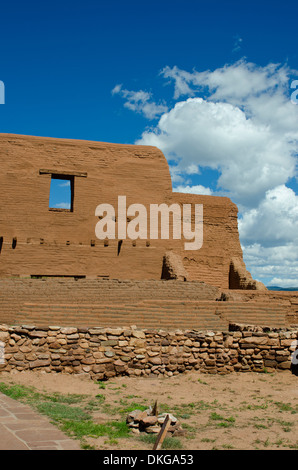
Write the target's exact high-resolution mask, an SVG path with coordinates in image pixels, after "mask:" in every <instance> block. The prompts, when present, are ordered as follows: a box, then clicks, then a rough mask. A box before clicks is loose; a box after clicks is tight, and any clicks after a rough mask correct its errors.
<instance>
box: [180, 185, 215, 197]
mask: <svg viewBox="0 0 298 470" xmlns="http://www.w3.org/2000/svg"><path fill="white" fill-rule="evenodd" d="M173 191H174V192H177V193H188V194H204V195H207V196H210V195H211V194H212V190H211V189H210V188H206V187H205V186H202V185H201V184H197V185H194V186H189V185H187V186H183V185H179V186H176V187H175V188H173Z"/></svg>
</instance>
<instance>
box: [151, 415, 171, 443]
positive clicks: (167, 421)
mask: <svg viewBox="0 0 298 470" xmlns="http://www.w3.org/2000/svg"><path fill="white" fill-rule="evenodd" d="M170 424H171V420H170V416H169V415H168V414H167V416H166V418H165V420H164V422H163V425H162V427H161V430H160V431H159V434H158V436H157V439H156V441H155V444H154V446H153V450H160V448H161V446H162V443H163V441H164V438H165V437H166V435H167V431H168V429H169V427H170Z"/></svg>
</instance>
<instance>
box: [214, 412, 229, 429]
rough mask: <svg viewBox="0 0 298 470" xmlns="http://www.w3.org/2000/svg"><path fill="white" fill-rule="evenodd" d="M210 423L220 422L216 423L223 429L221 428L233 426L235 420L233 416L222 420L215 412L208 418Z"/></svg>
mask: <svg viewBox="0 0 298 470" xmlns="http://www.w3.org/2000/svg"><path fill="white" fill-rule="evenodd" d="M209 420H210V421H220V422H219V423H217V426H218V427H223V428H228V427H230V426H233V425H234V423H235V418H234V417H233V416H230V417H229V418H224V417H223V416H221V415H219V414H218V413H216V412H213V413H211V414H210V416H209Z"/></svg>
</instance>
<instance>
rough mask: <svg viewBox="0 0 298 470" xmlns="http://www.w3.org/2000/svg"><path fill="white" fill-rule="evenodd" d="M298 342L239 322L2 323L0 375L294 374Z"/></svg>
mask: <svg viewBox="0 0 298 470" xmlns="http://www.w3.org/2000/svg"><path fill="white" fill-rule="evenodd" d="M297 338H298V330H297V329H285V330H281V329H270V328H266V329H265V328H260V327H253V326H242V325H235V324H234V325H231V331H229V332H217V331H195V330H185V331H182V330H175V331H170V332H166V331H162V330H140V329H137V328H135V327H129V328H127V327H126V328H89V329H80V328H61V327H59V326H53V327H48V328H36V327H34V326H31V327H29V326H19V327H11V328H9V327H8V326H6V325H0V341H1V342H2V350H1V351H0V352H2V362H3V359H4V363H3V364H2V365H1V364H0V371H1V370H2V371H13V370H18V371H23V370H34V371H38V370H39V371H40V370H42V371H45V372H48V373H51V372H59V373H68V374H81V373H85V374H88V375H89V376H90V377H91V378H92V379H93V380H104V379H109V378H111V377H114V376H116V375H132V376H140V375H142V376H148V375H150V374H155V375H164V376H172V375H177V374H179V373H181V372H185V371H188V370H200V371H201V372H205V373H210V374H217V373H218V374H227V373H231V372H251V371H254V372H264V371H265V370H266V371H267V372H271V371H274V370H281V371H282V370H292V371H293V373H296V372H297V370H296V369H297V366H294V365H293V354H295V360H297V349H298V348H297ZM0 345H1V343H0ZM3 353H4V357H3ZM295 367H296V369H295Z"/></svg>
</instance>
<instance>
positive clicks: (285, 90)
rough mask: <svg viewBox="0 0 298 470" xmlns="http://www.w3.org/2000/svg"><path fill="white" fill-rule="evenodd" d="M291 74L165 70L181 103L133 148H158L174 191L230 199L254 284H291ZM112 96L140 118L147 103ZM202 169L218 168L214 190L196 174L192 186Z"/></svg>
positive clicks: (279, 69) (249, 67)
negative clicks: (270, 280) (266, 281)
mask: <svg viewBox="0 0 298 470" xmlns="http://www.w3.org/2000/svg"><path fill="white" fill-rule="evenodd" d="M294 74H296V77H298V72H297V71H293V70H290V68H289V67H288V66H287V65H280V64H268V65H267V66H265V67H260V66H257V65H255V64H252V63H249V62H246V61H245V60H240V61H238V62H236V63H234V64H231V65H226V66H224V67H221V68H218V69H216V70H213V71H210V70H207V71H203V72H197V71H196V70H193V71H191V72H188V71H185V70H181V69H179V68H178V67H172V68H170V67H165V68H164V69H163V70H162V72H161V76H163V77H164V78H165V79H167V80H168V83H173V84H174V99H175V100H178V99H179V100H180V101H178V102H176V104H175V105H174V106H173V107H172V108H170V109H166V110H164V111H161V108H159V110H160V111H161V114H160V119H159V121H158V123H157V124H156V125H155V127H153V128H151V129H150V130H146V131H144V132H143V134H142V137H141V139H139V140H138V141H137V142H136V143H138V144H144V145H154V146H157V147H158V148H160V149H161V150H162V151H163V153H164V154H165V156H166V158H167V159H168V161H169V162H170V165H171V166H170V171H171V175H172V181H173V186H174V188H175V189H174V190H175V191H177V190H178V191H181V192H188V191H189V192H193V193H195V192H196V191H198V193H200V194H203V193H202V192H201V191H207V193H208V191H210V193H212V194H224V195H227V196H230V197H231V198H232V200H233V201H234V202H236V204H238V206H239V209H240V220H239V230H240V237H241V243H242V246H243V249H244V257H245V261H246V263H247V265H248V269H249V270H250V271H251V272H252V274H254V275H255V276H256V278H257V279H258V278H259V276H261V277H262V278H263V279H264V278H266V279H268V278H269V277H270V276H271V278H272V277H273V278H275V279H285V280H288V281H289V280H293V282H294V283H295V280H296V279H297V278H298V271H297V267H296V266H297V264H298V263H297V262H298V238H297V233H298V230H297V229H298V222H297V221H298V201H297V195H296V194H295V192H294V191H293V190H292V189H290V188H289V187H287V183H288V181H289V180H290V179H291V178H293V177H295V176H296V177H297V154H298V106H295V105H294V104H293V103H292V102H291V98H290V95H291V92H292V90H291V88H290V76H291V75H294ZM115 92H117V93H120V94H122V96H123V98H124V99H126V102H125V106H128V107H130V109H134V108H136V109H135V110H136V111H137V112H143V114H145V112H146V111H145V112H144V111H143V110H142V108H143V107H144V105H145V104H146V103H150V102H151V101H152V97H151V95H150V94H148V95H143V93H145V92H143V91H141V92H139V93H141V95H135V93H137V92H128V91H127V90H122V87H120V86H118V88H117V89H116V91H115ZM131 93H132V94H131ZM142 97H143V98H142ZM182 97H185V99H182ZM163 106H164V107H165V108H166V106H165V105H163ZM149 115H150V112H148V116H149ZM152 115H154V116H155V117H157V115H158V112H156V113H154V112H153V113H152ZM173 161H174V163H175V165H172V164H171V162H173ZM204 168H205V169H213V170H217V171H218V173H219V178H218V181H217V191H216V192H215V191H213V192H211V190H210V188H206V187H205V186H204V181H203V179H202V183H203V184H202V185H201V184H197V182H198V181H197V180H198V177H197V178H196V184H194V183H193V182H192V180H191V177H192V175H194V174H197V175H199V174H200V171H201V169H204ZM178 188H179V189H178ZM205 194H206V192H205ZM266 276H267V277H266ZM260 280H261V279H260Z"/></svg>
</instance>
